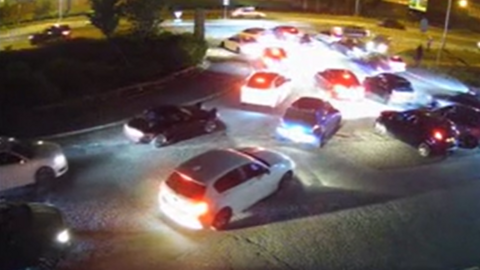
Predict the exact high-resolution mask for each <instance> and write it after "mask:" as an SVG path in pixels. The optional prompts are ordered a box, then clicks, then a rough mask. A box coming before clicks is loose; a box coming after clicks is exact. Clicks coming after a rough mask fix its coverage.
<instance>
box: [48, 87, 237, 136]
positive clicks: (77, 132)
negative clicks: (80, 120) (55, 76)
mask: <svg viewBox="0 0 480 270" xmlns="http://www.w3.org/2000/svg"><path fill="white" fill-rule="evenodd" d="M231 90H232V89H231V88H228V89H227V90H224V91H221V92H217V93H214V94H211V95H208V96H205V97H203V98H198V99H195V100H191V101H188V102H185V103H180V104H179V105H191V104H195V103H199V102H202V103H203V102H206V101H209V100H213V99H217V98H219V97H221V96H223V95H226V94H227V93H228V92H230V91H231ZM127 119H129V118H127ZM127 119H122V120H119V121H115V122H113V123H108V124H105V125H100V126H95V127H90V128H84V129H80V130H74V131H68V132H62V133H57V134H53V135H48V136H42V137H40V138H41V139H45V140H51V139H59V138H63V137H70V136H75V135H81V134H84V133H89V132H93V131H98V130H102V129H107V128H111V127H115V126H119V125H121V124H123V123H125V121H127Z"/></svg>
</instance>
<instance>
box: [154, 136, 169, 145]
mask: <svg viewBox="0 0 480 270" xmlns="http://www.w3.org/2000/svg"><path fill="white" fill-rule="evenodd" d="M152 142H153V146H154V147H155V148H160V147H163V146H165V145H166V144H167V142H168V140H167V137H166V136H165V135H163V134H159V135H157V137H155V138H154V139H153V141H152Z"/></svg>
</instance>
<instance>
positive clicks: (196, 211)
mask: <svg viewBox="0 0 480 270" xmlns="http://www.w3.org/2000/svg"><path fill="white" fill-rule="evenodd" d="M186 210H187V211H188V212H190V213H191V214H192V215H196V216H202V215H205V214H206V213H208V204H207V203H206V202H197V203H194V204H192V205H191V206H189V207H188V209H186Z"/></svg>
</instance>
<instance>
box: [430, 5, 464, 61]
mask: <svg viewBox="0 0 480 270" xmlns="http://www.w3.org/2000/svg"><path fill="white" fill-rule="evenodd" d="M452 2H453V1H452V0H448V5H447V13H446V14H445V26H444V28H443V35H442V43H441V45H440V49H439V50H438V52H437V60H436V65H437V66H438V64H439V62H440V57H441V56H442V51H443V49H444V48H445V43H446V42H447V35H448V26H449V24H450V13H451V12H452ZM458 5H459V6H460V7H462V8H465V7H467V6H468V1H467V0H459V1H458Z"/></svg>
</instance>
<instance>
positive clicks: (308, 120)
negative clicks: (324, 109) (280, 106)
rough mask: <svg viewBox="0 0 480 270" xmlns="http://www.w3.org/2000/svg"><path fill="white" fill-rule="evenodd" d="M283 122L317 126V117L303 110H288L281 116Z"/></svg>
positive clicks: (313, 113)
mask: <svg viewBox="0 0 480 270" xmlns="http://www.w3.org/2000/svg"><path fill="white" fill-rule="evenodd" d="M283 121H285V122H295V123H299V124H306V125H308V126H314V125H316V124H317V117H316V115H315V112H308V111H304V110H299V109H294V108H290V109H288V110H287V112H286V113H285V115H284V116H283Z"/></svg>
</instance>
